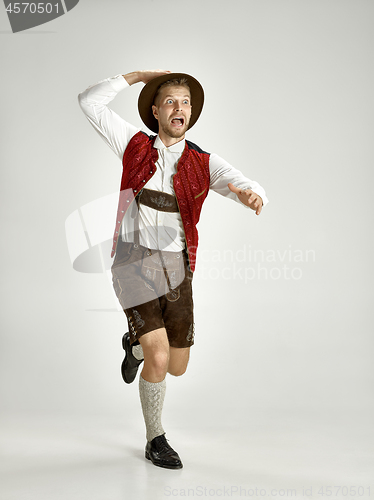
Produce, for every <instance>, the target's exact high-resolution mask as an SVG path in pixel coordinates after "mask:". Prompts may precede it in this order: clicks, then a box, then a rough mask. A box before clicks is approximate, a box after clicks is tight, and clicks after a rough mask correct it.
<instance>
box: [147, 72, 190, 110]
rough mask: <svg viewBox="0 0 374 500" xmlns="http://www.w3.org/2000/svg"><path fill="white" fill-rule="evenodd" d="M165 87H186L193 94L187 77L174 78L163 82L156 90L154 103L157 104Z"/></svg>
mask: <svg viewBox="0 0 374 500" xmlns="http://www.w3.org/2000/svg"><path fill="white" fill-rule="evenodd" d="M165 87H186V89H188V90H189V92H190V94H191V89H190V86H189V85H188V80H187V78H174V79H173V80H168V81H166V82H164V83H163V84H161V85H160V86H159V87H158V89H157V90H156V93H155V97H154V99H153V104H155V105H156V106H157V98H158V96H159V95H160V92H161V90H162V89H163V88H165Z"/></svg>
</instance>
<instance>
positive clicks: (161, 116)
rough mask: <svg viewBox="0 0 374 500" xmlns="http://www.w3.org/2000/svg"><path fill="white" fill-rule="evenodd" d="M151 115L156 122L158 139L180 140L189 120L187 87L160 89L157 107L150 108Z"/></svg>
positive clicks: (189, 106)
mask: <svg viewBox="0 0 374 500" xmlns="http://www.w3.org/2000/svg"><path fill="white" fill-rule="evenodd" d="M152 111H153V115H154V117H155V118H156V120H158V130H159V134H160V137H161V139H162V136H163V135H164V134H165V135H166V136H169V137H172V138H174V139H182V138H183V137H184V135H185V133H186V130H187V128H188V124H189V122H190V118H191V95H190V91H189V90H188V88H187V87H183V86H175V87H174V86H173V87H164V88H163V89H161V91H160V93H159V95H158V98H157V105H153V106H152Z"/></svg>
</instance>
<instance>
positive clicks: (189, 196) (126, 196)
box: [111, 132, 210, 271]
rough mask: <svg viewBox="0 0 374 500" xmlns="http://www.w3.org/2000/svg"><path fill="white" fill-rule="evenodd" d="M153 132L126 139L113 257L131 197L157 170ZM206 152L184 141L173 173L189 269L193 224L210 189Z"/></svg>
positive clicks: (193, 246) (192, 262)
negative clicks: (151, 134)
mask: <svg viewBox="0 0 374 500" xmlns="http://www.w3.org/2000/svg"><path fill="white" fill-rule="evenodd" d="M155 139H156V136H151V137H149V136H148V135H146V134H145V133H144V132H138V133H137V134H135V135H134V137H133V138H132V139H131V141H130V142H129V144H128V146H127V148H126V150H125V153H124V155H123V161H122V163H123V172H122V180H121V192H120V197H119V203H118V211H117V220H116V228H115V232H114V238H113V248H112V255H111V256H112V257H113V256H114V254H115V251H116V246H117V239H118V237H119V235H120V227H121V224H122V220H123V217H124V216H125V213H126V211H127V210H128V208H129V206H130V205H131V203H132V201H133V200H134V197H135V196H137V194H138V193H139V191H140V190H141V189H142V188H143V187H145V185H146V184H147V182H148V181H149V179H150V178H151V177H152V176H153V175H154V173H155V171H156V161H157V159H158V151H157V149H156V148H154V147H153V144H154V141H155ZM209 183H210V174H209V153H205V152H204V151H202V150H201V149H200V148H199V147H198V146H196V144H193V143H192V142H190V141H186V146H185V148H184V151H183V153H182V156H181V158H180V159H179V162H178V165H177V173H176V174H175V175H174V177H173V185H174V192H175V196H176V198H177V202H178V206H179V212H180V214H181V218H182V223H183V229H184V234H185V238H186V244H187V252H188V258H189V262H190V268H191V271H194V270H195V264H196V251H197V245H198V239H199V237H198V233H197V228H196V224H197V223H198V222H199V218H200V212H201V208H202V205H203V202H204V200H205V198H206V197H207V195H208V192H209Z"/></svg>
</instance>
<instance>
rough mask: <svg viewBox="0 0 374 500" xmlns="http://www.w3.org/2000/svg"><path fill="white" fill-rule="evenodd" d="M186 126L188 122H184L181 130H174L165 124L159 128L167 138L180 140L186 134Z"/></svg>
mask: <svg viewBox="0 0 374 500" xmlns="http://www.w3.org/2000/svg"><path fill="white" fill-rule="evenodd" d="M188 124H189V121H188V122H186V123H185V124H184V126H183V127H182V128H181V129H175V128H173V127H172V126H171V125H169V124H168V123H167V124H161V128H162V131H163V132H164V134H166V135H168V136H169V137H172V138H173V139H180V138H181V137H183V136H184V134H185V133H186V132H187V128H188Z"/></svg>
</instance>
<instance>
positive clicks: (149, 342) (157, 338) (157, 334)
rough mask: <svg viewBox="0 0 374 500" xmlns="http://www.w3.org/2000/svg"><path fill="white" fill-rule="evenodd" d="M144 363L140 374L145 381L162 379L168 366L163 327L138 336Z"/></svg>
mask: <svg viewBox="0 0 374 500" xmlns="http://www.w3.org/2000/svg"><path fill="white" fill-rule="evenodd" d="M139 342H140V344H141V346H142V348H143V353H144V365H143V370H142V373H141V376H142V377H143V379H144V380H146V381H147V382H153V383H156V382H161V381H162V380H164V378H165V376H166V373H167V371H168V366H169V358H170V353H169V341H168V337H167V334H166V330H165V328H159V329H158V330H153V331H152V332H149V333H146V334H145V335H143V336H142V337H140V339H139Z"/></svg>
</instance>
